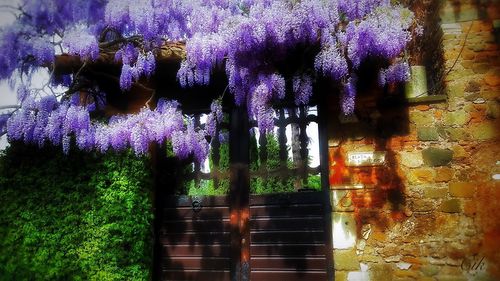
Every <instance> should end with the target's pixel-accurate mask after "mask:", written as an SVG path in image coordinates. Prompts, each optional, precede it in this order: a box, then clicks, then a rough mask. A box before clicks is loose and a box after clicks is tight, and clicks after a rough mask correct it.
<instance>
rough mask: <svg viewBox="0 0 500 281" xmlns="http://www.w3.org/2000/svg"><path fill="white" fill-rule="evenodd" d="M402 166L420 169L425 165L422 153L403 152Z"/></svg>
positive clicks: (401, 154)
mask: <svg viewBox="0 0 500 281" xmlns="http://www.w3.org/2000/svg"><path fill="white" fill-rule="evenodd" d="M400 156H401V164H402V165H403V166H405V167H408V168H418V167H420V166H422V165H423V164H424V159H423V158H422V153H420V152H401V153H400Z"/></svg>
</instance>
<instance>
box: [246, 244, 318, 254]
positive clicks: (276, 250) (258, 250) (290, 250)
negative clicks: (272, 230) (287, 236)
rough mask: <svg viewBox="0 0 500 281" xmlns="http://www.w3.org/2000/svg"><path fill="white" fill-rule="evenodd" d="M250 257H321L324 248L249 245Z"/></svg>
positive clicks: (304, 245)
mask: <svg viewBox="0 0 500 281" xmlns="http://www.w3.org/2000/svg"><path fill="white" fill-rule="evenodd" d="M250 255H251V256H252V257H274V256H282V257H287V256H288V257H294V256H300V257H317V256H321V257H323V256H324V255H325V246H324V245H323V244H312V243H311V244H309V243H308V244H291V245H290V244H279V243H270V244H252V245H250Z"/></svg>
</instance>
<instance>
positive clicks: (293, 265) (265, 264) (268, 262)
mask: <svg viewBox="0 0 500 281" xmlns="http://www.w3.org/2000/svg"><path fill="white" fill-rule="evenodd" d="M250 266H251V268H252V271H254V270H255V271H259V270H319V271H321V270H324V269H325V267H326V264H325V257H306V258H304V257H300V256H299V257H288V256H284V257H252V259H251V262H250Z"/></svg>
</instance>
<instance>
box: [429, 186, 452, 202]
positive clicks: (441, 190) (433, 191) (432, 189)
mask: <svg viewBox="0 0 500 281" xmlns="http://www.w3.org/2000/svg"><path fill="white" fill-rule="evenodd" d="M446 196H448V188H446V187H436V186H434V185H431V186H426V187H425V188H424V197H426V198H432V199H437V198H445V197H446Z"/></svg>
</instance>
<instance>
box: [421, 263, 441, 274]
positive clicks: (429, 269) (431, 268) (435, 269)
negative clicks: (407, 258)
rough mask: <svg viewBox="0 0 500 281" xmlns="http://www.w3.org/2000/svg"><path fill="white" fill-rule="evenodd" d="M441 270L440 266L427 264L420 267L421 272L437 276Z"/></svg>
mask: <svg viewBox="0 0 500 281" xmlns="http://www.w3.org/2000/svg"><path fill="white" fill-rule="evenodd" d="M440 270H441V267H440V266H437V265H432V264H427V265H424V266H422V267H421V268H420V272H422V273H423V274H424V275H425V276H429V277H430V276H435V275H437V274H438V273H439V271H440Z"/></svg>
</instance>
